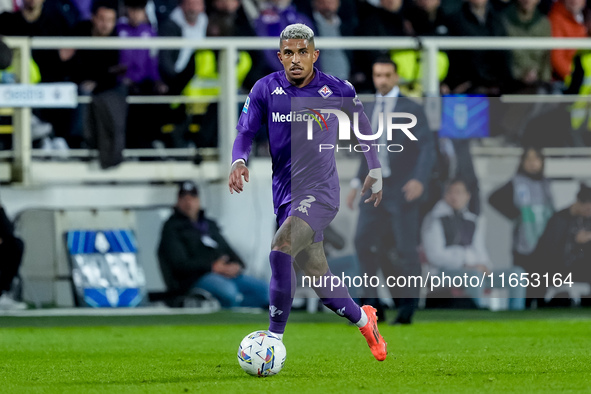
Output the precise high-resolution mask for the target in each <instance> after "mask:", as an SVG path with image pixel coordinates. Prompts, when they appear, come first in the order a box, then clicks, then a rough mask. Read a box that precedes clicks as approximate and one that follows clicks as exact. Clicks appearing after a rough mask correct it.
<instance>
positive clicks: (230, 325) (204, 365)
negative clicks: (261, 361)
mask: <svg viewBox="0 0 591 394" xmlns="http://www.w3.org/2000/svg"><path fill="white" fill-rule="evenodd" d="M266 321H267V318H266V315H264V314H260V315H251V314H237V313H230V312H221V313H217V314H213V315H205V316H203V315H197V316H161V317H110V318H106V317H82V318H80V317H78V318H72V317H69V318H58V317H55V318H23V317H0V327H2V328H0V392H1V393H28V392H46V393H87V392H93V393H95V392H96V393H129V392H133V393H136V392H142V393H145V392H162V393H185V392H190V393H191V392H204V393H226V392H229V393H233V392H236V393H238V392H241V393H242V392H244V393H282V392H288V393H292V392H293V393H296V392H297V393H302V392H309V393H350V392H361V393H401V392H402V393H406V392H417V393H424V392H449V393H459V392H465V393H476V392H491V393H501V392H514V393H531V392H547V393H557V392H591V310H590V309H588V308H585V309H567V310H540V311H526V312H519V313H516V312H515V313H511V312H497V313H492V312H484V311H443V310H441V311H420V312H418V313H417V317H416V321H415V324H413V325H411V326H405V327H401V326H388V325H381V326H380V330H381V331H382V334H383V336H384V337H385V338H386V340H387V341H388V344H389V347H388V350H389V355H388V358H387V359H386V361H384V362H381V363H380V362H377V361H375V360H374V359H373V357H372V355H371V353H370V351H369V348H368V347H367V345H366V343H365V341H364V339H363V337H362V336H361V335H360V333H359V332H358V330H357V328H356V327H354V326H351V325H348V324H347V323H346V322H345V321H344V320H343V319H340V318H338V317H336V316H333V315H331V314H325V313H319V314H315V315H308V314H305V313H292V316H291V317H290V323H289V325H288V330H287V332H286V336H285V339H284V343H285V345H286V348H287V359H286V364H285V367H284V369H283V371H282V372H281V373H280V374H279V375H276V376H272V377H269V378H254V377H250V376H248V375H246V374H245V373H244V372H243V371H242V370H241V369H240V367H239V366H238V363H237V361H236V351H237V348H238V344H239V343H240V340H241V339H242V338H243V337H244V336H245V335H246V334H248V333H249V332H251V331H254V330H257V329H265V328H266V324H267V323H266Z"/></svg>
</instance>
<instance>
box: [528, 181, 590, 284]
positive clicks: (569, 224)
mask: <svg viewBox="0 0 591 394" xmlns="http://www.w3.org/2000/svg"><path fill="white" fill-rule="evenodd" d="M533 256H534V257H533V259H532V262H534V263H536V264H537V266H535V268H534V269H535V271H534V272H536V273H539V274H540V276H541V275H543V274H544V273H546V272H549V273H550V276H551V277H552V276H553V275H554V274H555V273H560V274H562V278H563V279H565V278H566V276H567V275H568V274H571V273H572V277H571V279H572V282H582V283H590V284H591V264H590V263H589V262H591V187H589V186H587V185H585V184H583V183H581V186H580V189H579V192H578V193H577V200H576V201H575V203H574V204H572V205H571V206H570V207H568V208H565V209H563V210H561V211H559V212H557V213H555V214H554V215H553V216H552V217H551V218H550V220H549V221H548V224H547V225H546V229H545V230H544V233H543V234H542V236H541V237H540V239H539V241H538V245H537V247H536V250H535V251H534V254H533ZM532 265H533V264H532Z"/></svg>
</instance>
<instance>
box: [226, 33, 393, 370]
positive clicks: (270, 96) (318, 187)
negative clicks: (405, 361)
mask: <svg viewBox="0 0 591 394" xmlns="http://www.w3.org/2000/svg"><path fill="white" fill-rule="evenodd" d="M279 42H280V48H279V52H278V53H277V56H278V57H279V60H280V61H281V63H282V64H283V67H284V70H283V71H277V72H274V73H272V74H269V75H267V76H266V77H264V78H261V79H260V80H259V81H257V82H256V84H255V85H254V87H253V88H252V90H251V92H250V94H249V95H248V98H247V99H246V102H245V104H244V108H243V109H242V114H241V116H240V119H239V121H238V126H237V129H238V136H237V137H236V140H235V141H234V147H233V150H232V160H233V163H232V169H231V172H230V177H229V182H228V184H229V188H230V192H231V193H233V192H237V193H240V192H242V191H243V190H244V183H243V178H244V181H246V182H248V180H249V172H248V168H247V167H246V160H247V159H248V156H249V153H250V150H251V145H252V141H253V138H254V136H255V134H256V132H257V131H258V130H259V128H260V126H261V124H263V123H266V124H267V126H268V130H269V146H270V151H271V157H272V162H273V204H274V206H275V214H276V215H277V224H278V225H279V230H277V233H276V234H275V237H274V239H273V243H272V251H271V253H270V263H271V283H270V288H269V298H270V306H269V319H270V325H269V331H271V332H272V333H273V334H275V335H277V336H278V337H279V338H283V333H284V331H285V326H286V324H287V318H288V316H289V312H290V310H291V304H292V301H293V295H294V292H295V288H296V283H295V281H296V279H295V278H296V277H295V271H294V268H293V264H294V261H295V260H296V256H297V263H298V265H299V266H300V268H302V270H303V271H304V273H305V274H306V275H308V276H310V277H313V278H314V282H313V283H315V284H314V290H315V291H316V294H317V295H318V296H319V297H320V299H321V300H322V302H323V303H324V305H326V306H327V307H328V308H330V309H331V310H332V311H334V312H335V313H337V314H338V315H340V316H343V317H345V318H347V319H349V321H351V322H352V323H353V324H355V325H357V327H359V329H360V331H361V333H362V334H363V336H364V337H365V339H366V340H367V343H368V345H369V347H370V349H371V352H372V354H373V355H374V357H375V358H376V359H377V360H379V361H383V360H385V359H386V355H387V349H386V345H387V344H386V342H385V341H384V338H383V337H382V336H381V335H380V333H379V331H378V326H377V317H376V309H375V308H373V307H372V306H370V305H365V306H363V307H359V305H357V304H356V303H355V302H354V301H353V299H351V297H350V295H349V291H348V290H347V287H346V286H344V284H342V283H339V284H340V285H339V286H336V287H332V284H333V283H337V282H332V280H331V279H332V278H333V275H332V273H331V272H330V269H329V267H328V263H327V261H326V256H325V255H324V250H323V247H322V239H323V230H324V229H325V228H326V227H327V226H328V225H329V224H330V222H331V221H332V220H333V219H334V217H335V216H336V214H337V212H338V207H339V197H340V189H339V179H338V174H337V171H336V161H335V156H334V151H331V152H329V154H327V152H320V153H322V154H319V153H318V150H317V149H306V148H305V147H302V146H301V145H299V144H298V143H294V142H293V141H292V139H293V138H297V137H298V136H299V137H300V138H301V135H302V133H293V134H292V127H295V126H297V124H296V122H294V121H289V120H288V119H291V118H292V117H294V118H295V116H294V114H295V113H296V112H297V111H292V99H293V100H297V98H300V100H301V98H302V97H304V98H306V99H305V100H310V101H313V100H312V98H316V99H329V98H330V99H331V100H326V101H325V102H326V105H327V106H332V107H331V108H332V109H339V110H342V111H343V112H345V113H349V114H351V115H354V113H357V115H358V119H359V132H361V133H362V134H366V135H367V134H372V131H371V126H370V124H369V120H368V119H367V117H366V116H365V113H364V112H363V106H362V104H361V103H360V102H359V100H358V99H357V96H356V93H355V89H354V88H353V86H352V85H351V84H350V83H349V82H347V81H343V80H340V79H338V78H336V77H333V76H331V75H327V74H324V73H322V72H320V71H319V70H317V69H316V68H315V67H314V63H315V62H316V61H317V60H318V56H319V51H318V50H317V49H316V48H315V46H314V33H313V31H312V29H310V28H309V27H307V26H306V25H303V24H293V25H289V26H287V27H286V28H285V29H284V30H283V32H282V33H281V35H280V39H279ZM330 96H332V97H330ZM308 98H310V99H308ZM323 108H324V107H323ZM308 109H309V110H311V111H313V110H312V109H310V108H308ZM317 113H318V112H317ZM335 118H336V116H332V117H329V116H327V119H328V122H329V123H328V124H331V126H335V123H336V119H335ZM327 119H324V118H322V120H323V122H324V124H326V121H327ZM350 119H351V118H350ZM300 123H302V122H300ZM310 123H311V124H312V123H314V122H310ZM318 123H320V122H318ZM303 134H305V132H304V133H303ZM316 135H317V136H318V138H319V139H320V140H322V141H323V142H328V141H331V142H332V143H333V144H334V143H335V141H336V135H337V134H336V127H328V126H327V128H326V130H323V131H321V132H320V133H317V134H316ZM295 141H297V139H296V140H295ZM364 154H365V155H366V159H367V162H368V168H369V169H370V170H369V174H368V175H367V177H366V178H365V182H364V184H363V189H362V194H365V192H367V191H368V190H370V189H371V196H370V197H369V198H367V199H366V200H365V202H366V203H372V202H373V204H374V206H376V207H377V206H378V204H379V203H380V201H381V199H382V191H381V188H382V180H381V178H382V175H381V169H380V164H379V161H378V158H377V154H376V152H375V151H373V150H368V151H367V152H365V153H364ZM334 279H338V278H337V277H335V278H334ZM318 283H320V284H321V285H316V284H318ZM322 284H324V285H322Z"/></svg>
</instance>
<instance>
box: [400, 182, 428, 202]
mask: <svg viewBox="0 0 591 394" xmlns="http://www.w3.org/2000/svg"><path fill="white" fill-rule="evenodd" d="M424 189H425V188H424V187H423V184H422V183H421V182H419V181H417V180H416V179H411V180H410V181H408V182H406V185H404V186H403V187H402V191H403V192H404V198H405V199H406V201H408V202H411V201H414V200H416V199H417V198H419V197H421V195H422V194H423V190H424Z"/></svg>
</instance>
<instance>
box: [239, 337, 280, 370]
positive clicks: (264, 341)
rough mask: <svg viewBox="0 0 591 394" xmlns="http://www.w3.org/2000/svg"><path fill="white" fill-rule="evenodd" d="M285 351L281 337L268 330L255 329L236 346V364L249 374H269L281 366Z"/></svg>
mask: <svg viewBox="0 0 591 394" xmlns="http://www.w3.org/2000/svg"><path fill="white" fill-rule="evenodd" d="M286 354H287V352H286V350H285V345H283V342H281V339H279V338H278V337H276V336H275V335H273V334H271V333H270V332H269V331H255V332H251V333H250V334H248V335H247V336H245V337H244V339H243V340H242V342H240V346H239V347H238V364H240V366H241V367H242V369H243V370H244V371H245V372H246V373H247V374H249V375H252V376H262V377H266V376H271V375H275V374H278V373H279V371H281V369H282V368H283V363H284V362H285V356H286Z"/></svg>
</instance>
